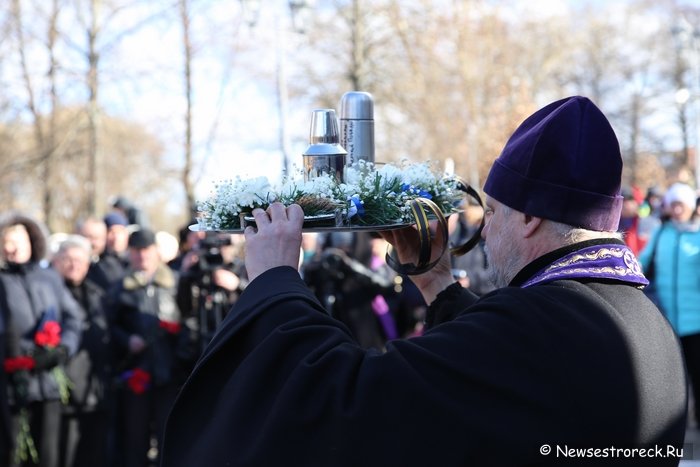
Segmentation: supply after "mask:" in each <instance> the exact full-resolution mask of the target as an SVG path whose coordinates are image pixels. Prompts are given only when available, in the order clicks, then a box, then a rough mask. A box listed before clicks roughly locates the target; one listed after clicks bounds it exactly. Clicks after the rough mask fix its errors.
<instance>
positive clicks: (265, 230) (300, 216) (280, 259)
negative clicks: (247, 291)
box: [245, 203, 304, 282]
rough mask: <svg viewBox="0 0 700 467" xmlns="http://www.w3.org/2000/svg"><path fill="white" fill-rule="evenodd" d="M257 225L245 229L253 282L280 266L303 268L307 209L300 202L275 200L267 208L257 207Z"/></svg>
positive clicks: (246, 252) (254, 215) (247, 255)
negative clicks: (289, 203) (302, 256)
mask: <svg viewBox="0 0 700 467" xmlns="http://www.w3.org/2000/svg"><path fill="white" fill-rule="evenodd" d="M253 217H254V218H255V224H256V227H252V226H248V227H246V229H245V240H246V245H245V267H246V271H247V272H248V278H249V279H250V281H251V282H252V281H253V280H254V279H255V278H256V277H258V276H259V275H260V274H262V273H264V272H265V271H267V270H269V269H272V268H276V267H278V266H291V267H293V268H294V269H297V268H298V267H299V252H300V251H301V228H302V225H303V224H304V211H302V209H301V207H300V206H299V205H297V204H292V205H291V206H288V207H285V206H284V205H283V204H282V203H272V204H271V205H270V206H269V207H268V208H267V210H266V211H263V210H262V209H254V210H253Z"/></svg>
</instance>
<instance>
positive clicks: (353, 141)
mask: <svg viewBox="0 0 700 467" xmlns="http://www.w3.org/2000/svg"><path fill="white" fill-rule="evenodd" d="M340 145H341V146H342V147H344V148H345V150H346V151H347V152H348V158H347V159H348V165H352V164H354V163H355V162H357V161H359V160H364V161H367V162H372V163H374V101H373V100H372V95H371V94H370V93H368V92H361V91H350V92H346V93H345V94H343V97H342V98H341V99H340Z"/></svg>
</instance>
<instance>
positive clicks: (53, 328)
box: [34, 321, 61, 348]
mask: <svg viewBox="0 0 700 467" xmlns="http://www.w3.org/2000/svg"><path fill="white" fill-rule="evenodd" d="M34 343H35V344H36V345H39V346H42V347H49V348H54V347H56V346H57V345H58V344H60V343H61V325H60V324H58V323H57V322H56V321H46V322H44V324H43V326H42V327H41V329H39V330H38V331H37V332H36V334H34Z"/></svg>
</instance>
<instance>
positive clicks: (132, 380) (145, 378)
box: [125, 368, 151, 394]
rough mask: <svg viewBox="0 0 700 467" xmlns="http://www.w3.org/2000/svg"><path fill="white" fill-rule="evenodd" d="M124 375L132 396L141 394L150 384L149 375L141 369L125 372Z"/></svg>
mask: <svg viewBox="0 0 700 467" xmlns="http://www.w3.org/2000/svg"><path fill="white" fill-rule="evenodd" d="M125 375H126V384H127V385H128V386H129V389H131V391H132V392H133V393H134V394H143V393H144V392H146V389H148V387H149V386H150V384H151V375H150V373H148V372H147V371H146V370H143V369H141V368H134V369H133V370H131V371H127V372H126V373H125Z"/></svg>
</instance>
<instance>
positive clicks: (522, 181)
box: [162, 96, 687, 467]
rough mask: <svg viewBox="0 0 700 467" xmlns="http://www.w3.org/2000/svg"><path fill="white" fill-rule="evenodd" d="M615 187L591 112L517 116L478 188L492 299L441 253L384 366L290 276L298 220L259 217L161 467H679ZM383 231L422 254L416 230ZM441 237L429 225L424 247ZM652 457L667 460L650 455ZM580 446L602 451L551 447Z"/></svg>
mask: <svg viewBox="0 0 700 467" xmlns="http://www.w3.org/2000/svg"><path fill="white" fill-rule="evenodd" d="M621 175H622V157H621V154H620V147H619V144H618V141H617V138H616V136H615V133H614V131H613V129H612V127H611V125H610V123H609V122H608V120H607V119H606V118H605V116H604V115H603V113H602V112H601V111H600V110H599V109H598V108H597V107H596V106H595V104H594V103H593V102H591V101H590V100H589V99H587V98H584V97H580V96H573V97H569V98H566V99H562V100H558V101H556V102H553V103H551V104H549V105H547V106H545V107H544V108H542V109H540V110H538V111H537V112H535V113H534V114H533V115H531V116H530V117H528V118H527V119H526V120H525V121H524V122H523V123H522V124H521V125H520V126H519V127H518V128H517V129H516V130H515V133H514V134H513V135H512V136H511V138H510V139H509V140H508V142H507V143H506V145H505V147H504V149H503V151H502V153H501V155H500V156H499V157H498V158H497V159H496V160H495V162H494V163H493V165H492V167H491V170H490V173H489V175H488V177H487V179H486V182H485V186H484V192H485V193H486V195H487V197H486V225H485V227H484V229H483V231H482V237H483V239H484V241H485V246H486V252H487V254H488V257H489V268H490V271H491V277H492V280H493V281H494V283H495V285H496V286H497V287H499V288H498V289H496V290H494V291H492V292H490V293H488V294H485V295H483V296H481V297H478V296H476V295H475V294H473V293H471V292H469V291H468V290H467V289H464V288H462V286H461V285H459V283H457V282H455V280H454V278H453V277H452V273H451V264H450V257H449V255H448V254H443V255H442V256H440V257H439V261H438V263H437V264H436V265H435V267H434V268H432V269H430V270H429V271H427V272H425V273H423V274H419V275H415V276H412V280H413V281H414V283H415V284H416V285H417V286H418V288H419V289H420V290H421V292H422V294H423V297H424V298H425V301H426V303H428V304H429V309H428V311H427V316H426V327H425V332H424V333H423V335H422V336H420V337H414V338H410V339H403V340H401V339H399V340H395V341H392V342H389V343H388V344H387V348H386V351H385V352H383V353H382V352H378V351H376V350H373V349H369V350H365V349H363V348H361V347H360V346H359V345H358V344H357V342H356V341H355V340H354V339H353V337H352V335H351V334H350V333H349V332H348V330H347V328H346V327H345V326H343V325H342V324H341V323H339V322H338V321H337V320H334V319H333V318H332V317H330V316H328V314H327V313H325V311H324V309H323V307H322V306H321V304H320V303H319V302H318V300H317V299H316V298H315V297H314V296H313V294H312V293H311V292H310V291H309V289H308V287H306V285H305V284H304V283H303V281H302V280H301V278H300V276H299V273H298V271H297V265H298V261H299V246H300V244H301V230H302V226H303V222H304V213H303V212H302V209H301V207H300V206H299V205H296V204H294V205H291V206H288V207H285V206H284V205H283V204H281V203H273V204H272V205H270V207H269V208H268V209H267V210H266V211H263V210H262V209H255V210H253V216H254V217H255V221H256V226H257V227H256V228H253V227H247V228H246V231H245V238H246V268H247V270H248V274H249V278H250V281H251V282H250V284H249V286H248V287H247V288H246V290H245V292H244V293H243V294H242V295H241V297H240V299H239V300H238V302H237V303H236V306H235V307H234V309H233V310H232V311H231V312H230V313H229V314H228V316H227V317H226V319H225V320H224V323H223V324H222V326H221V329H220V330H219V332H218V333H217V335H216V337H215V338H214V340H213V341H212V342H211V344H210V345H209V347H208V348H207V350H206V351H205V353H204V355H203V356H202V357H201V358H200V360H199V362H198V364H197V366H196V367H195V369H194V371H193V373H192V374H191V375H190V378H189V379H188V382H187V384H186V385H185V386H184V387H183V388H182V391H181V392H180V395H179V397H178V400H177V402H176V403H175V405H174V407H173V409H172V411H171V414H170V417H169V420H168V425H167V430H166V437H165V446H164V453H163V464H162V466H163V467H178V466H191V465H231V466H235V465H265V466H273V465H289V463H290V462H291V463H293V464H295V465H304V466H328V465H347V466H356V465H362V466H370V465H377V466H380V465H400V466H425V465H436V466H458V465H459V466H463V465H474V466H480V467H482V466H509V467H515V466H526V465H527V466H534V465H539V466H545V465H567V463H568V462H569V461H571V463H572V464H574V465H582V464H585V465H616V466H617V465H634V466H639V465H655V466H661V465H669V466H670V465H678V462H679V459H680V456H682V445H683V439H684V435H685V427H686V426H685V425H686V416H687V413H686V411H687V407H686V403H687V394H686V386H687V382H686V377H685V369H684V365H683V357H682V354H681V350H680V347H679V343H678V340H677V338H676V336H675V335H674V333H673V330H672V329H671V327H670V325H669V324H668V322H667V321H666V320H665V318H664V317H663V316H662V315H661V313H660V312H659V310H658V309H657V308H656V307H655V306H654V304H653V303H652V302H651V301H649V299H648V298H647V297H646V296H645V294H644V293H643V290H642V289H643V287H644V286H645V285H646V284H648V281H647V280H646V279H645V277H644V276H643V274H642V273H641V268H640V266H639V263H638V262H637V260H636V258H635V257H634V254H633V253H632V252H631V251H630V250H629V248H628V247H627V246H626V245H625V244H624V242H623V241H622V239H621V238H620V235H619V234H618V233H617V232H616V231H617V228H618V222H619V219H620V210H621V206H622V197H621V196H620V185H621ZM382 235H383V236H384V237H385V239H386V240H387V241H389V242H390V243H392V244H393V246H394V248H395V252H396V259H397V260H398V261H399V262H401V263H404V264H405V263H408V262H410V261H415V254H416V251H415V250H416V245H417V244H418V243H417V241H418V235H419V233H418V231H417V230H416V229H414V228H412V227H408V228H403V229H398V230H391V231H383V232H382ZM445 240H446V239H445V238H444V234H443V233H442V232H441V231H440V230H436V231H435V232H434V235H432V236H431V241H432V244H433V247H434V248H433V249H432V251H433V253H435V252H439V251H442V250H441V248H439V246H440V245H443V244H444V243H443V242H444V241H445ZM435 256H437V253H435ZM436 259H437V258H436ZM193 433H196V434H197V436H196V437H193V436H192V434H193ZM656 447H663V450H664V451H663V452H664V453H669V447H670V448H671V450H672V453H671V454H668V455H665V456H663V457H661V456H655V457H651V456H644V453H647V452H652V453H653V452H655V451H654V449H655V448H656ZM576 448H580V449H588V450H590V452H591V453H595V452H596V451H595V450H599V451H597V452H599V453H601V452H603V451H602V450H603V449H607V450H608V451H607V452H608V456H603V455H601V456H591V457H586V458H573V459H571V458H564V454H561V452H562V450H563V452H564V453H570V452H571V451H569V449H573V450H574V452H576V451H575V449H576ZM611 448H612V449H621V450H625V449H627V450H629V452H632V449H637V451H636V452H637V453H641V451H640V450H644V453H641V454H640V455H639V456H634V455H632V456H629V457H624V456H620V455H617V456H616V455H614V453H615V452H617V451H613V455H610V451H609V450H610V449H611ZM584 452H588V451H584Z"/></svg>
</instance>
